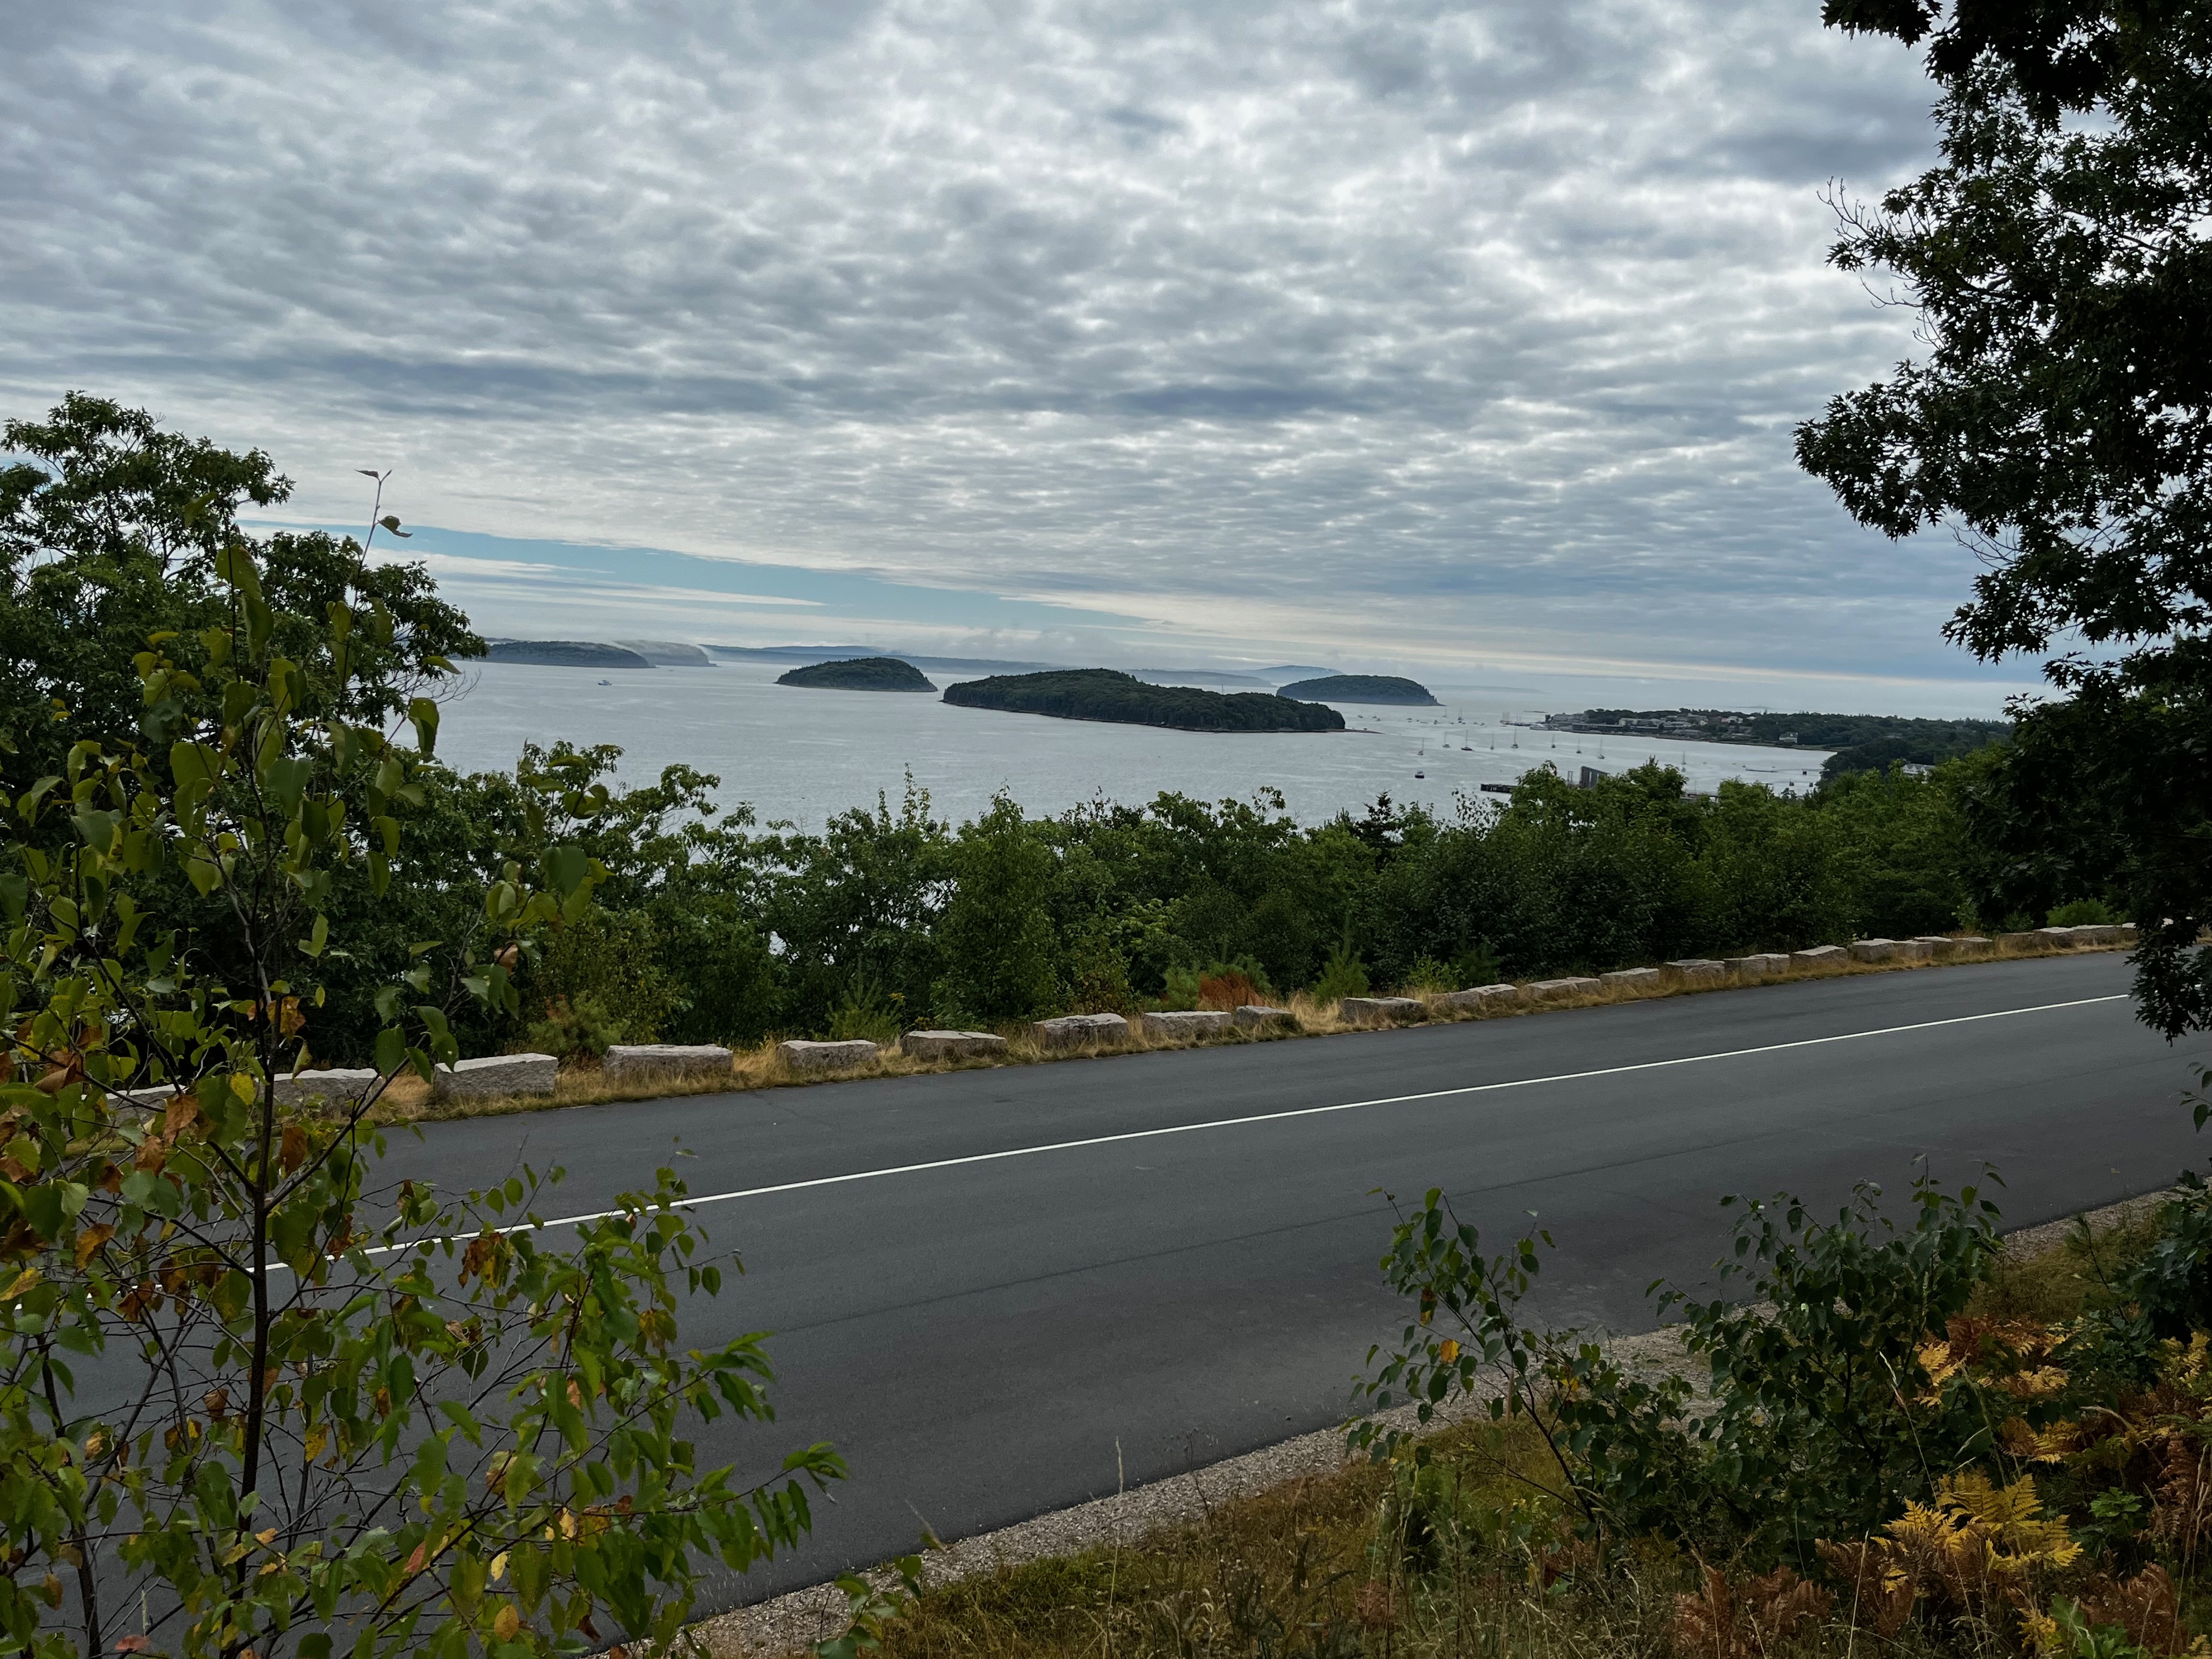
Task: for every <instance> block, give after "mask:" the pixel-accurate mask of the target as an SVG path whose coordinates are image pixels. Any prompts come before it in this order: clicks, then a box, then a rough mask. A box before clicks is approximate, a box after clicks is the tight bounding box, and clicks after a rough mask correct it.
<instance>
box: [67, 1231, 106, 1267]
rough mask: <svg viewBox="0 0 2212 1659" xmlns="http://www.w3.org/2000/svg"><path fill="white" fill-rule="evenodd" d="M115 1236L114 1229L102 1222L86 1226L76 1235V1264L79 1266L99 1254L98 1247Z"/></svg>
mask: <svg viewBox="0 0 2212 1659" xmlns="http://www.w3.org/2000/svg"><path fill="white" fill-rule="evenodd" d="M112 1237H115V1229H114V1228H112V1227H110V1226H108V1225H106V1224H104V1223H103V1224H102V1225H100V1226H97V1227H87V1228H86V1229H85V1230H84V1231H82V1232H81V1233H79V1234H78V1235H77V1236H76V1265H77V1266H78V1267H82V1266H84V1264H85V1263H86V1262H88V1261H91V1260H92V1259H93V1257H94V1256H95V1255H99V1254H100V1246H101V1245H103V1244H105V1243H107V1241H108V1240H109V1239H111V1238H112Z"/></svg>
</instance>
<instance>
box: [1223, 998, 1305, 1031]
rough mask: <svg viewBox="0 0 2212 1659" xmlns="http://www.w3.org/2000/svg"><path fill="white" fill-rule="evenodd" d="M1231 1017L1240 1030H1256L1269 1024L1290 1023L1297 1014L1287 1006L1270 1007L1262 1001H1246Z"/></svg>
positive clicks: (1295, 1018) (1263, 1028)
mask: <svg viewBox="0 0 2212 1659" xmlns="http://www.w3.org/2000/svg"><path fill="white" fill-rule="evenodd" d="M1231 1019H1232V1021H1233V1022H1234V1023H1235V1024H1236V1027H1237V1030H1240V1031H1258V1030H1265V1029H1266V1028H1267V1027H1268V1026H1270V1025H1288V1024H1293V1023H1294V1022H1295V1021H1296V1020H1297V1015H1296V1014H1294V1013H1292V1012H1291V1011H1290V1010H1289V1009H1287V1008H1270V1007H1268V1006H1267V1005H1266V1004H1265V1003H1262V1002H1248V1003H1246V1004H1245V1005H1244V1006H1243V1007H1241V1008H1239V1009H1237V1012H1236V1013H1235V1014H1233V1015H1231Z"/></svg>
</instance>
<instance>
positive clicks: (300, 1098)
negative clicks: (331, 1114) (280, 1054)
mask: <svg viewBox="0 0 2212 1659" xmlns="http://www.w3.org/2000/svg"><path fill="white" fill-rule="evenodd" d="M381 1076H382V1073H380V1072H379V1071H377V1069H376V1068H375V1067H374V1066H333V1067H331V1069H330V1070H328V1071H325V1072H294V1073H291V1074H290V1075H289V1076H280V1077H277V1078H275V1079H271V1080H270V1085H269V1092H270V1096H271V1097H273V1098H274V1099H275V1100H276V1103H277V1104H278V1105H279V1106H304V1105H306V1104H307V1103H308V1102H309V1101H311V1100H319V1101H321V1102H322V1103H324V1104H325V1105H326V1106H352V1105H356V1104H358V1103H360V1101H361V1100H362V1097H364V1096H366V1095H367V1094H368V1091H370V1090H372V1089H374V1088H375V1087H376V1085H377V1079H379V1078H380V1077H381Z"/></svg>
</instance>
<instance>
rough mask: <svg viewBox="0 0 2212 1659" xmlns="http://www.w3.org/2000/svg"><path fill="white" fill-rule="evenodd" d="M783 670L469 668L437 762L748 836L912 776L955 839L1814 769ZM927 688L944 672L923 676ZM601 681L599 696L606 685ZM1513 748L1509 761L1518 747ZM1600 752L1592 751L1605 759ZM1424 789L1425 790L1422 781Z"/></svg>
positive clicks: (1792, 779) (1706, 752)
mask: <svg viewBox="0 0 2212 1659" xmlns="http://www.w3.org/2000/svg"><path fill="white" fill-rule="evenodd" d="M785 666H786V665H782V664H773V665H770V664H754V663H731V664H724V665H719V666H716V667H714V668H663V669H653V670H641V669H629V670H623V669H610V670H607V671H605V672H603V673H602V672H597V671H592V670H589V669H578V668H539V667H532V666H528V665H522V664H515V663H483V664H476V665H470V666H469V668H468V669H467V670H466V672H465V679H464V682H463V684H462V686H461V688H460V690H459V691H458V693H456V694H455V695H453V696H452V697H451V698H450V700H449V701H447V703H446V706H445V709H444V715H443V720H442V722H441V727H440V732H439V738H438V751H439V754H440V756H441V757H442V758H443V759H445V760H446V761H447V763H449V764H452V765H454V766H458V767H459V768H461V769H464V770H471V771H473V770H479V769H494V768H500V769H504V768H507V767H511V766H513V763H514V761H515V757H516V756H517V755H518V754H519V753H520V751H521V748H522V745H523V744H525V743H526V742H537V743H540V744H549V745H550V744H552V743H553V742H555V741H556V740H557V739H560V738H566V739H568V741H569V742H571V743H574V744H579V745H581V744H599V743H611V744H618V745H620V747H621V748H622V750H623V760H622V763H621V766H620V768H619V769H618V775H619V776H620V777H621V778H622V780H623V781H625V782H628V783H633V784H635V783H641V782H647V781H651V780H653V778H655V777H657V776H658V775H659V772H660V769H661V768H662V767H663V766H665V765H669V764H671V763H676V762H679V761H680V762H684V763H687V764H689V765H691V766H695V767H697V768H698V769H700V770H702V771H704V772H711V773H714V774H715V775H717V776H719V777H720V779H721V787H720V799H721V801H722V804H723V805H726V806H732V805H737V804H738V802H741V801H742V802H747V803H750V805H751V806H752V808H753V810H754V811H755V812H756V814H757V816H758V817H759V818H760V820H761V821H762V822H763V823H769V822H771V821H775V820H782V821H787V822H789V823H795V824H797V825H798V826H799V828H801V829H820V828H821V827H822V825H823V822H824V821H825V820H826V819H828V818H829V817H831V816H832V815H834V814H836V813H838V812H842V811H845V810H846V809H848V808H849V807H854V806H870V807H872V806H873V805H875V802H876V798H877V794H878V792H879V791H880V792H882V793H884V794H885V795H887V796H889V798H890V801H891V803H892V805H893V807H894V808H896V805H897V803H898V799H899V795H900V792H901V790H902V788H903V787H904V786H905V778H906V775H907V773H908V771H911V772H912V773H913V775H914V781H915V783H916V784H917V785H919V786H920V787H923V788H925V789H927V790H928V791H929V793H930V800H931V806H932V809H933V811H934V812H935V814H936V815H937V816H939V817H948V818H951V820H952V821H954V822H955V823H957V822H959V821H961V820H962V819H965V818H970V817H975V815H976V814H977V813H978V812H980V811H982V810H984V808H986V807H987V805H989V804H990V800H991V797H992V796H993V795H994V793H997V792H999V791H1000V790H1004V791H1006V793H1008V794H1010V795H1012V797H1013V798H1014V799H1016V800H1017V801H1018V802H1020V803H1021V805H1023V807H1024V809H1026V810H1027V811H1029V812H1030V814H1031V815H1032V816H1039V815H1043V814H1049V813H1057V812H1060V811H1066V809H1067V808H1068V807H1070V806H1073V805H1078V804H1079V803H1081V802H1084V801H1086V800H1089V799H1092V798H1093V797H1094V796H1098V795H1103V796H1105V797H1106V798H1107V799H1111V800H1116V801H1121V802H1123V803H1125V804H1131V805H1140V804H1142V803H1144V802H1146V801H1149V800H1151V799H1152V797H1153V796H1155V795H1157V794H1158V793H1160V792H1161V791H1163V790H1175V791H1177V792H1179V793H1183V794H1186V795H1191V796H1194V797H1197V798H1199V799H1206V800H1218V799H1224V798H1234V799H1250V798H1251V797H1252V796H1253V795H1254V794H1255V793H1257V792H1259V791H1260V790H1261V789H1262V788H1267V787H1273V788H1275V789H1279V790H1280V791H1281V792H1282V793H1283V797H1284V799H1285V802H1286V804H1287V805H1288V808H1289V810H1290V811H1291V813H1292V814H1293V815H1294V816H1295V817H1297V818H1298V819H1299V821H1300V822H1302V823H1319V822H1321V821H1322V820H1324V819H1326V818H1328V817H1334V815H1335V814H1336V813H1337V812H1339V811H1346V810H1350V811H1353V812H1355V813H1356V812H1358V811H1359V810H1361V809H1362V808H1364V807H1365V806H1366V805H1368V804H1369V803H1370V802H1372V801H1373V800H1374V799H1375V798H1376V796H1377V795H1379V794H1383V793H1388V794H1389V797H1390V799H1392V800H1394V801H1396V802H1400V803H1406V802H1413V801H1418V802H1420V803H1422V804H1424V805H1427V806H1430V807H1431V808H1432V809H1434V810H1436V811H1439V812H1443V813H1446V814H1449V813H1450V812H1451V811H1454V810H1455V802H1454V793H1455V791H1456V792H1459V793H1463V794H1466V795H1468V796H1479V793H1480V786H1481V785H1483V784H1485V783H1510V782H1512V781H1514V780H1515V779H1516V778H1518V777H1519V776H1520V775H1522V773H1523V772H1526V771H1528V770H1529V769H1532V768H1534V767H1536V766H1541V765H1543V764H1545V763H1553V764H1556V765H1557V766H1558V767H1559V769H1560V771H1561V772H1563V773H1565V775H1568V776H1569V777H1573V776H1576V775H1577V769H1579V768H1581V767H1583V766H1595V767H1597V768H1599V769H1601V770H1604V771H1608V772H1617V771H1620V770H1622V769H1626V768H1627V767H1630V766H1634V765H1638V764H1639V763H1642V762H1644V761H1645V760H1647V759H1656V760H1659V761H1662V762H1664V763H1667V764H1668V765H1671V766H1675V767H1679V768H1680V769H1681V770H1682V771H1684V772H1685V773H1686V774H1687V775H1688V777H1689V780H1690V787H1692V788H1693V789H1711V788H1712V787H1714V786H1715V785H1716V784H1717V783H1718V782H1719V781H1720V780H1722V779H1723V778H1744V779H1747V780H1749V781H1753V782H1758V783H1765V784H1769V785H1771V786H1772V787H1776V788H1781V787H1784V786H1785V785H1794V786H1795V787H1797V788H1799V789H1800V790H1802V789H1805V788H1808V787H1810V786H1811V785H1812V784H1813V782H1814V781H1815V780H1816V779H1817V778H1818V777H1819V776H1820V763H1821V761H1822V760H1824V759H1825V758H1826V756H1825V754H1823V753H1821V752H1820V751H1816V750H1802V749H1756V748H1750V747H1747V746H1745V745H1741V744H1699V743H1690V744H1684V743H1679V742H1659V741H1656V740H1647V741H1644V742H1638V743H1634V744H1628V745H1626V746H1624V745H1623V744H1620V743H1619V742H1617V741H1615V740H1613V739H1611V738H1607V739H1605V740H1603V741H1602V742H1601V741H1600V740H1599V739H1598V738H1589V737H1577V736H1574V735H1572V734H1570V733H1566V732H1540V731H1534V730H1530V729H1528V727H1527V726H1524V725H1523V724H1521V723H1522V722H1526V721H1529V720H1536V719H1538V718H1540V716H1539V715H1538V714H1535V713H1534V712H1533V711H1530V710H1527V709H1522V708H1512V707H1508V706H1507V704H1506V702H1505V701H1504V699H1503V698H1502V697H1501V696H1498V694H1495V693H1481V692H1475V691H1467V692H1457V691H1455V690H1452V689H1451V688H1450V687H1449V686H1437V687H1434V688H1433V689H1434V690H1435V692H1436V695H1437V697H1438V698H1439V699H1440V700H1441V701H1442V702H1443V707H1442V708H1390V707H1388V706H1384V705H1377V704H1353V703H1347V704H1345V705H1342V707H1341V708H1340V713H1342V714H1343V715H1344V717H1345V723H1346V726H1348V727H1349V728H1351V729H1349V730H1346V731H1344V732H1223V733H1208V732H1165V731H1159V730H1156V729H1154V728H1152V727H1150V726H1114V725H1108V724H1105V723H1103V722H1100V721H1092V720H1050V719H1047V718H1044V717H1042V716H1040V715H1035V714H1000V713H998V712H996V711H995V710H991V709H981V708H952V707H950V706H948V705H947V704H945V703H943V702H939V700H938V699H936V698H935V697H931V696H921V694H920V693H890V692H876V691H821V690H797V689H794V688H793V687H790V686H781V685H778V684H775V677H776V676H777V674H779V673H781V671H783V669H784V667H785ZM931 678H933V679H934V680H935V681H936V682H937V683H938V684H939V685H940V686H942V685H944V684H947V683H948V678H958V677H947V676H945V675H943V674H938V675H933V676H932V677H931ZM602 679H605V680H606V681H608V682H609V684H605V685H602V684H599V681H600V680H602ZM1516 745H1517V746H1516ZM1601 751H1602V752H1601ZM1419 774H1425V776H1423V775H1419Z"/></svg>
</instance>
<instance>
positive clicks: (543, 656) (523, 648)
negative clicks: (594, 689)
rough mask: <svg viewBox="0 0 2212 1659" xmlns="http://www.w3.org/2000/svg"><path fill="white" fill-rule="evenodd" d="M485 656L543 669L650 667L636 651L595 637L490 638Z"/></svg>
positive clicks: (493, 659) (499, 660)
mask: <svg viewBox="0 0 2212 1659" xmlns="http://www.w3.org/2000/svg"><path fill="white" fill-rule="evenodd" d="M484 656H485V659H487V660H488V661H491V662H526V663H531V664H533V665H536V666H538V667H540V668H650V667H652V666H653V665H652V664H651V663H649V662H647V660H646V659H644V658H643V657H641V656H640V655H639V654H638V653H636V652H635V651H629V650H626V649H624V648H623V647H621V646H619V645H601V644H600V643H599V641H596V640H490V641H486V644H485V650H484Z"/></svg>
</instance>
